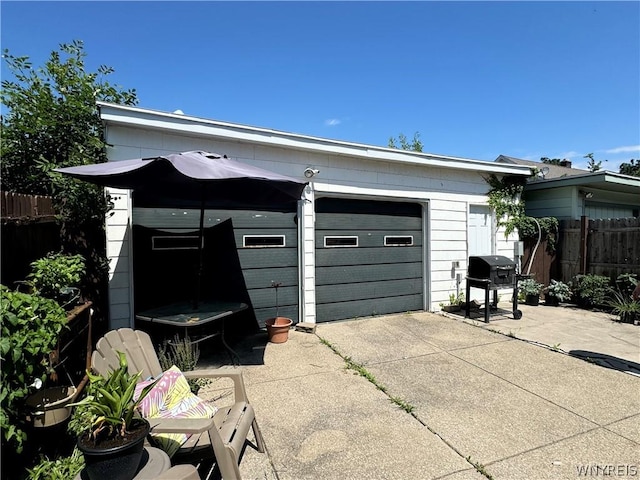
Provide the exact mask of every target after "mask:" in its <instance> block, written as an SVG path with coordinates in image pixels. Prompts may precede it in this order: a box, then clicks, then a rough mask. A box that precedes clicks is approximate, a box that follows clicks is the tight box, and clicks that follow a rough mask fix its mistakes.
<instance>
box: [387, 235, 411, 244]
mask: <svg viewBox="0 0 640 480" xmlns="http://www.w3.org/2000/svg"><path fill="white" fill-rule="evenodd" d="M412 245H413V235H385V237H384V246H385V247H410V246H412Z"/></svg>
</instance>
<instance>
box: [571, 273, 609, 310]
mask: <svg viewBox="0 0 640 480" xmlns="http://www.w3.org/2000/svg"><path fill="white" fill-rule="evenodd" d="M572 286H573V291H574V293H575V297H576V303H577V304H578V305H579V306H580V307H583V308H594V307H602V306H604V305H605V304H606V301H607V297H608V296H609V294H610V293H611V287H610V285H609V277H605V276H603V275H593V274H591V273H589V274H586V275H577V276H576V277H575V279H574V281H573V282H572Z"/></svg>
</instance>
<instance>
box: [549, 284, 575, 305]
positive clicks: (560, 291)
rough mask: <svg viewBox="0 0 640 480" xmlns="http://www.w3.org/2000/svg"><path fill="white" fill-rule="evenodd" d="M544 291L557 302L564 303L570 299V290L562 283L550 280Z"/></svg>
mask: <svg viewBox="0 0 640 480" xmlns="http://www.w3.org/2000/svg"><path fill="white" fill-rule="evenodd" d="M545 290H546V292H547V294H548V295H549V296H551V297H554V298H557V299H558V301H559V302H566V301H567V300H570V299H571V288H570V287H569V285H567V284H566V283H564V282H560V281H558V280H551V283H549V286H548V287H547V288H546V289H545Z"/></svg>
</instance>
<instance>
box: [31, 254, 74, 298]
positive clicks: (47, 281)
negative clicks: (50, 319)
mask: <svg viewBox="0 0 640 480" xmlns="http://www.w3.org/2000/svg"><path fill="white" fill-rule="evenodd" d="M85 273H86V267H85V260H84V258H83V257H82V255H65V254H62V253H53V252H50V253H48V254H47V255H46V256H45V257H42V258H39V259H38V260H36V261H34V262H32V263H31V273H30V274H29V275H28V276H27V281H26V282H25V283H26V284H27V285H29V287H31V290H32V291H33V292H35V293H38V294H40V295H42V296H43V297H46V298H51V299H53V300H55V301H56V302H58V303H59V304H60V305H61V306H62V307H63V308H69V307H73V306H74V303H75V302H76V301H77V300H78V299H79V297H80V289H79V287H80V283H81V282H82V279H83V277H84V275H85Z"/></svg>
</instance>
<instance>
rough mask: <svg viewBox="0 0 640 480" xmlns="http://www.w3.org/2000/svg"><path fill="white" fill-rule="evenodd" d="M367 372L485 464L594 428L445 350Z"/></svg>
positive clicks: (388, 364)
mask: <svg viewBox="0 0 640 480" xmlns="http://www.w3.org/2000/svg"><path fill="white" fill-rule="evenodd" d="M369 370H370V371H371V372H372V373H373V374H374V375H375V377H376V378H377V379H378V380H379V381H380V382H381V383H382V384H384V385H386V386H387V387H388V388H389V390H390V391H391V392H393V394H394V395H396V396H399V397H401V398H403V399H404V400H406V401H407V402H408V403H410V404H411V405H414V406H415V407H416V410H415V413H416V415H417V417H418V418H419V419H421V420H422V421H423V422H424V423H426V424H427V425H429V427H430V428H432V429H433V430H434V431H435V432H437V433H438V434H439V435H440V436H442V437H443V438H444V439H445V440H446V441H448V442H449V443H451V444H453V445H455V446H456V448H458V449H459V450H460V451H462V452H465V455H470V456H471V458H472V460H474V461H478V462H480V463H482V464H485V465H486V464H487V463H489V462H493V461H496V460H498V459H501V458H505V457H509V456H512V455H516V454H518V453H521V452H524V451H526V450H528V449H530V448H533V447H539V446H544V445H547V444H550V443H553V442H557V441H559V440H561V439H563V438H566V437H568V436H571V435H575V434H578V433H582V432H586V431H588V430H591V429H593V428H595V427H596V426H597V425H595V424H594V423H593V422H590V421H588V420H586V419H584V418H582V417H580V416H578V415H576V414H574V413H572V412H570V411H567V410H566V409H564V408H561V407H559V406H557V405H554V404H552V403H551V402H548V401H547V400H545V399H543V398H540V397H539V396H537V395H532V394H531V393H530V392H527V391H525V390H523V389H522V388H520V387H517V386H515V385H513V384H511V383H509V382H507V381H505V380H503V379H501V378H499V377H497V376H495V375H493V374H491V373H490V372H486V371H484V370H482V369H480V368H478V367H475V366H473V365H471V364H469V363H467V362H465V361H463V360H460V359H458V358H456V357H454V356H452V355H450V354H449V353H439V354H433V355H429V356H424V357H420V358H413V359H410V360H406V361H398V362H390V363H384V364H377V365H374V366H371V367H370V368H369Z"/></svg>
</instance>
